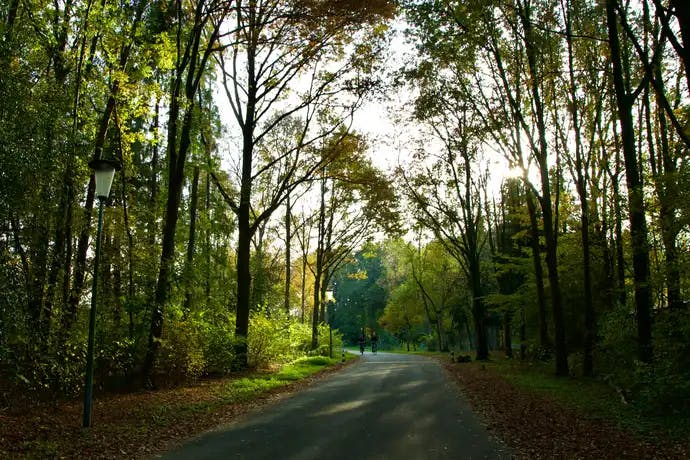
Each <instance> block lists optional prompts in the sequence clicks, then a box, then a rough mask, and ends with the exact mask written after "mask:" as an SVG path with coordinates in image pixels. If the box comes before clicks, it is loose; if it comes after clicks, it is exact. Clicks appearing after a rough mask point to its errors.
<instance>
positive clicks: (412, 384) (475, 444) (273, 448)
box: [163, 353, 510, 460]
mask: <svg viewBox="0 0 690 460" xmlns="http://www.w3.org/2000/svg"><path fill="white" fill-rule="evenodd" d="M509 457H510V455H509V454H508V453H507V451H506V450H505V448H503V447H502V446H501V445H500V444H499V443H497V442H496V441H494V440H492V439H491V438H490V437H489V435H488V433H487V431H486V430H485V429H484V428H483V427H482V426H481V424H480V423H479V422H478V420H477V419H476V417H475V416H474V415H473V414H472V411H471V410H470V408H469V406H468V404H467V402H466V401H465V400H464V398H463V397H462V396H461V395H460V393H459V391H458V389H457V387H456V386H455V384H454V383H452V382H450V381H449V380H448V379H447V378H446V376H445V374H444V372H443V370H442V369H441V367H440V365H439V364H438V363H436V362H435V361H433V360H431V359H429V358H424V357H420V356H412V355H400V354H392V353H378V354H377V355H372V354H371V353H365V355H364V357H363V359H361V360H360V362H358V363H356V364H355V365H353V366H349V367H347V368H345V369H344V370H342V371H340V372H337V373H335V374H332V375H330V376H328V377H327V378H325V379H324V380H322V381H320V382H319V383H318V384H317V385H315V386H314V387H311V388H309V389H307V390H304V391H302V392H299V393H297V394H295V395H293V396H291V397H289V398H286V399H285V400H283V401H280V402H279V403H277V404H275V405H269V406H266V407H264V408H263V409H262V410H261V411H259V412H255V413H253V414H250V415H248V416H245V417H243V418H241V419H240V420H238V421H236V422H234V423H232V424H230V425H228V426H225V427H222V428H221V429H218V430H216V431H213V432H209V433H206V434H204V435H202V436H200V437H198V438H194V439H192V440H190V441H188V442H187V443H185V444H183V445H182V446H181V447H180V448H179V449H178V450H175V451H172V452H169V453H167V454H165V455H164V456H163V458H164V459H166V460H175V459H194V460H197V459H198V460H201V459H271V460H275V459H294V460H298V459H299V460H307V459H353V460H354V459H357V460H359V459H437V458H444V459H446V458H447V459H485V458H486V459H494V458H509Z"/></svg>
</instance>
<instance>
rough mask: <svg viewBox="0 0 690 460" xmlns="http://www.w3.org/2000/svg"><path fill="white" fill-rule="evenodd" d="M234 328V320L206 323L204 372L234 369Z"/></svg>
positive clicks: (215, 372) (223, 371) (214, 372)
mask: <svg viewBox="0 0 690 460" xmlns="http://www.w3.org/2000/svg"><path fill="white" fill-rule="evenodd" d="M234 329H235V324H234V322H233V321H227V322H224V324H220V325H211V324H206V323H205V324H204V326H203V337H204V341H203V347H204V361H205V363H206V367H205V368H204V373H206V374H211V375H223V374H227V373H229V372H230V371H231V369H232V362H233V360H234V357H235V354H234V343H235V342H234V338H233V336H234Z"/></svg>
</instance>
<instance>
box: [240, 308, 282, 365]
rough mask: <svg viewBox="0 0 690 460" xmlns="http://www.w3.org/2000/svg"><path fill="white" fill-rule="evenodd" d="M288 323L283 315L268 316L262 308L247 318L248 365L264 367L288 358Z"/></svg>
mask: <svg viewBox="0 0 690 460" xmlns="http://www.w3.org/2000/svg"><path fill="white" fill-rule="evenodd" d="M289 330H290V325H289V323H288V321H287V319H286V318H285V315H281V314H278V315H272V316H270V317H269V316H268V315H267V313H266V311H265V310H264V309H260V310H258V311H256V312H253V313H252V315H251V316H250V318H249V337H248V341H249V343H248V348H249V356H248V361H249V365H250V367H266V366H268V365H269V364H273V363H284V362H287V361H289V360H290V358H291V350H290V348H291V347H290V337H289V334H288V332H289Z"/></svg>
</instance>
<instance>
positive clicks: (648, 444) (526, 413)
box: [438, 358, 690, 459]
mask: <svg viewBox="0 0 690 460" xmlns="http://www.w3.org/2000/svg"><path fill="white" fill-rule="evenodd" d="M438 359H439V360H440V361H441V362H442V363H443V365H444V367H445V368H446V370H447V372H448V373H449V374H450V376H451V377H452V378H453V379H454V380H455V381H456V382H458V384H459V385H460V386H461V388H462V392H463V394H465V396H466V397H467V398H468V399H469V401H470V404H471V406H472V408H473V409H474V411H475V412H476V413H477V415H478V416H479V417H480V418H481V419H482V420H483V421H484V423H485V424H486V427H487V429H488V430H489V432H491V433H493V434H494V435H495V436H496V437H497V438H499V439H501V440H502V441H503V442H504V443H505V444H506V445H507V446H508V448H509V449H510V450H511V452H512V453H513V455H515V457H516V458H525V459H527V458H529V459H536V458H567V459H571V458H573V459H575V458H616V459H652V458H655V459H687V458H690V439H689V438H688V437H685V438H678V437H677V435H676V436H672V435H670V434H669V433H664V432H663V430H654V429H645V430H644V431H640V430H639V429H635V428H634V424H635V423H636V422H637V421H636V420H632V419H634V418H636V416H630V417H628V420H627V422H628V424H629V426H627V427H626V426H623V425H622V423H621V420H622V419H623V418H625V417H627V412H629V411H630V408H629V407H627V406H624V405H623V403H622V402H618V401H616V399H617V397H616V394H615V392H614V391H613V390H610V391H609V393H610V394H609V395H608V397H607V401H603V399H600V401H596V400H595V399H590V400H589V401H585V402H584V404H576V403H575V404H574V403H573V400H574V399H573V398H572V397H571V396H574V395H575V394H576V393H580V394H583V393H589V394H591V393H592V392H591V391H590V390H589V389H583V384H582V380H578V379H567V378H566V379H564V380H563V379H559V378H556V377H550V376H549V377H544V376H543V375H542V376H541V377H538V378H532V379H531V381H530V382H529V383H527V380H529V379H526V378H525V376H526V375H529V374H530V373H532V374H533V375H532V377H534V374H535V372H533V371H530V370H529V369H525V366H524V365H522V366H521V368H520V369H517V368H518V366H520V365H519V363H497V362H496V361H497V360H496V359H495V360H494V362H488V363H480V362H472V363H451V362H450V361H448V360H447V359H445V358H438ZM499 359H500V358H499ZM503 361H506V360H505V359H503ZM521 379H522V382H525V383H527V384H526V385H525V384H521V383H520V382H521ZM536 381H539V382H541V383H540V384H539V385H535V382H536ZM595 384H596V383H595V382H590V383H586V386H589V387H591V386H592V385H595ZM597 385H599V387H602V385H600V384H597ZM568 387H570V388H568ZM563 389H565V390H566V392H567V391H568V389H570V390H571V391H570V396H569V397H566V398H564V397H563V394H564V393H563V392H562V391H561V390H563ZM602 390H603V391H602V393H603V392H605V391H606V389H605V388H603V389H602ZM597 391H598V390H597ZM565 394H567V393H565ZM601 396H603V394H602V395H601ZM612 401H613V404H618V405H619V406H621V407H620V408H619V409H620V412H619V413H618V414H615V415H614V414H612V413H611V412H610V411H609V412H608V414H603V413H602V411H599V410H597V408H598V407H599V408H600V407H601V406H602V405H608V406H609V409H610V405H611V404H612ZM578 406H579V407H578ZM585 407H588V408H589V409H585ZM614 410H615V409H614ZM619 416H622V417H619Z"/></svg>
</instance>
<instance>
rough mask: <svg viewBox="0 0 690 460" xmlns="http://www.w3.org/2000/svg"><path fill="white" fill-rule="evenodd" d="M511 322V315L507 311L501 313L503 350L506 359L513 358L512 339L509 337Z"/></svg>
mask: <svg viewBox="0 0 690 460" xmlns="http://www.w3.org/2000/svg"><path fill="white" fill-rule="evenodd" d="M511 321H512V315H511V313H510V312H509V311H505V312H504V313H503V347H504V349H505V353H506V358H512V357H513V339H512V337H511V334H512V333H511V330H510V326H511Z"/></svg>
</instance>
